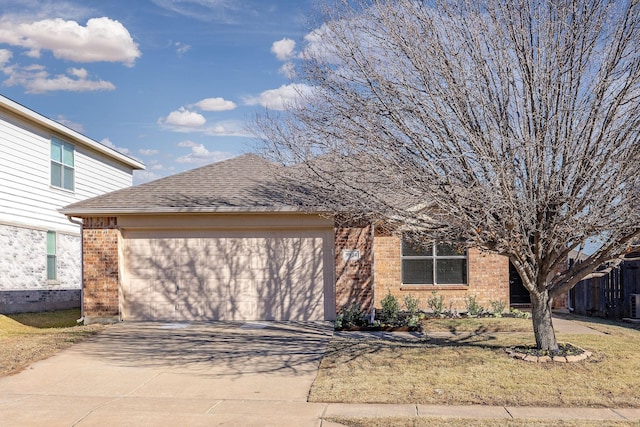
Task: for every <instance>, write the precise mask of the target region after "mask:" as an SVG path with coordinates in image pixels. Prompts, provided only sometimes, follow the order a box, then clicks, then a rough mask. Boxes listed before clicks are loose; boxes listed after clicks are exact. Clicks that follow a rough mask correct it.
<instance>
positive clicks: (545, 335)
mask: <svg viewBox="0 0 640 427" xmlns="http://www.w3.org/2000/svg"><path fill="white" fill-rule="evenodd" d="M531 306H532V307H531V316H532V319H533V333H534V335H535V337H536V346H537V347H538V349H540V350H549V351H557V350H558V341H556V332H555V330H554V329H553V322H552V321H551V299H550V298H549V293H548V292H546V291H544V292H542V293H541V294H539V295H531Z"/></svg>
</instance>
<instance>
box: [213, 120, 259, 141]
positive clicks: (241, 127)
mask: <svg viewBox="0 0 640 427" xmlns="http://www.w3.org/2000/svg"><path fill="white" fill-rule="evenodd" d="M204 133H205V134H207V135H212V136H243V137H252V136H253V134H252V133H251V132H249V131H247V124H246V122H243V121H240V120H225V121H220V122H216V123H214V124H213V125H212V126H209V127H207V128H206V129H205V130H204Z"/></svg>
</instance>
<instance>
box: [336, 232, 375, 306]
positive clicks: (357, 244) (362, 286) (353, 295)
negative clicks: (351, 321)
mask: <svg viewBox="0 0 640 427" xmlns="http://www.w3.org/2000/svg"><path fill="white" fill-rule="evenodd" d="M353 250H358V251H359V255H360V258H359V259H355V257H352V258H351V259H345V256H343V255H347V254H348V252H346V253H345V252H344V251H353ZM352 254H353V253H352ZM335 260H336V262H335V265H336V312H339V311H340V310H341V309H342V307H344V306H347V305H350V304H353V303H355V304H358V305H360V307H362V309H363V311H365V312H366V313H369V312H370V311H371V307H372V302H373V292H372V284H373V276H372V264H373V236H372V234H371V226H362V227H340V228H336V229H335Z"/></svg>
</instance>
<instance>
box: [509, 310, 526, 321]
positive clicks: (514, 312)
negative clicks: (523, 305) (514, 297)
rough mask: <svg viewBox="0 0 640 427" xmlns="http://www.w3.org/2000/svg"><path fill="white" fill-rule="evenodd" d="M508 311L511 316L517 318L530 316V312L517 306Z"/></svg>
mask: <svg viewBox="0 0 640 427" xmlns="http://www.w3.org/2000/svg"><path fill="white" fill-rule="evenodd" d="M509 312H510V313H511V315H512V316H513V317H515V318H518V319H528V318H530V317H531V314H530V313H527V312H526V311H520V310H518V309H517V308H512V309H510V310H509Z"/></svg>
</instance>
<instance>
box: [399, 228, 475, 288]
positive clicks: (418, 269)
mask: <svg viewBox="0 0 640 427" xmlns="http://www.w3.org/2000/svg"><path fill="white" fill-rule="evenodd" d="M402 283H403V284H405V285H466V284H467V254H466V253H461V252H458V251H457V250H456V249H455V248H454V247H452V246H451V245H446V244H442V243H438V244H429V245H427V246H420V245H416V243H414V242H413V241H411V240H408V239H406V238H403V239H402Z"/></svg>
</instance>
